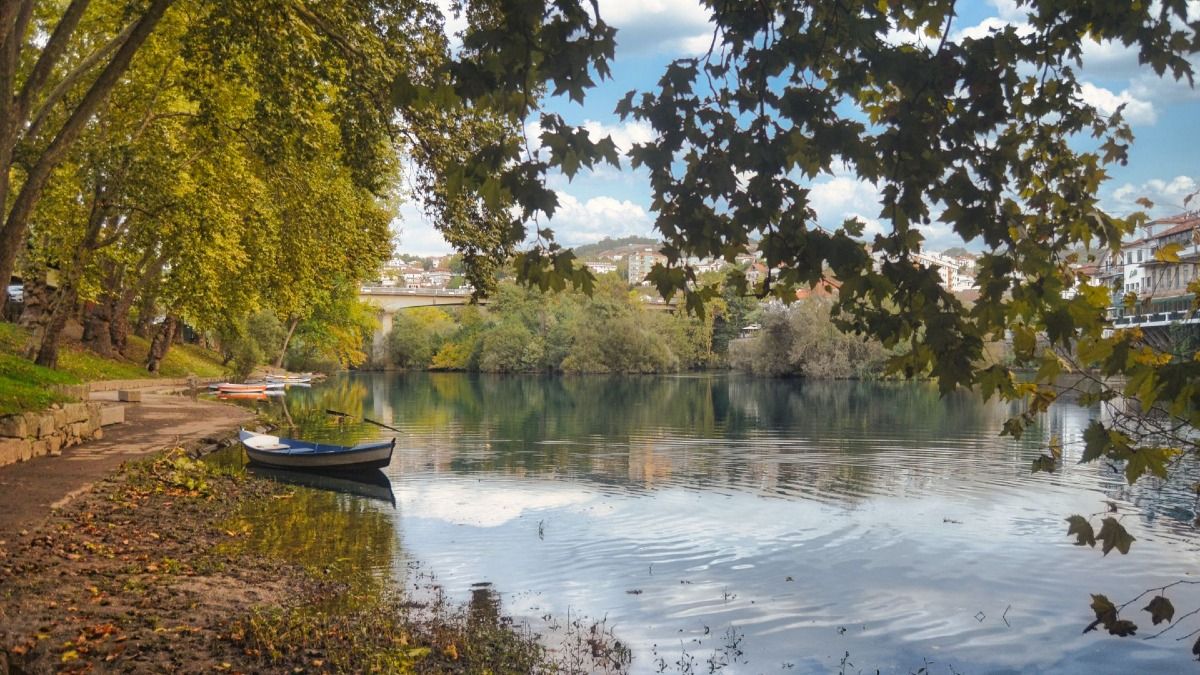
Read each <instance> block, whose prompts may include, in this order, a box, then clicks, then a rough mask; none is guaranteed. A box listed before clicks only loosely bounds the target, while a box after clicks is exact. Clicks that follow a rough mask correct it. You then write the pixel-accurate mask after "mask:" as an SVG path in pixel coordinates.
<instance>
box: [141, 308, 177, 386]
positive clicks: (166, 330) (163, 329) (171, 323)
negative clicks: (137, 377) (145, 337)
mask: <svg viewBox="0 0 1200 675" xmlns="http://www.w3.org/2000/svg"><path fill="white" fill-rule="evenodd" d="M175 324H176V319H175V316H174V315H173V314H168V315H167V318H165V319H163V322H162V325H161V326H159V327H158V332H156V333H155V334H154V340H153V341H151V342H150V357H149V358H148V359H147V360H146V370H148V371H150V372H152V373H157V372H158V369H159V367H160V366H161V365H162V360H163V359H165V358H166V357H167V350H169V349H170V348H171V342H173V341H174V340H175Z"/></svg>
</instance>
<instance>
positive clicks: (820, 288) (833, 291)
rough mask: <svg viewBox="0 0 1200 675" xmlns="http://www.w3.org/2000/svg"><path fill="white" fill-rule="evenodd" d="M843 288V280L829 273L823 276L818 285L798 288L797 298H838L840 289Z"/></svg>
mask: <svg viewBox="0 0 1200 675" xmlns="http://www.w3.org/2000/svg"><path fill="white" fill-rule="evenodd" d="M841 288H842V282H840V281H838V280H837V279H834V278H833V277H831V276H829V275H828V274H826V275H824V276H822V277H821V280H820V281H818V282H817V285H816V286H813V287H812V288H798V289H796V299H797V300H806V299H808V298H836V297H837V296H838V291H839V290H840V289H841Z"/></svg>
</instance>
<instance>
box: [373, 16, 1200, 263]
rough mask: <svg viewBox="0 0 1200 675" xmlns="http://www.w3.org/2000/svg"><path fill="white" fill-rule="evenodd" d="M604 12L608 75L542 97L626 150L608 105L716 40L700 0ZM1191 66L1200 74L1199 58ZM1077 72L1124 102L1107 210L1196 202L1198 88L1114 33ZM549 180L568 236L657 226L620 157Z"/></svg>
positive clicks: (824, 185) (967, 22) (1105, 194)
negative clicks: (612, 49) (1125, 144)
mask: <svg viewBox="0 0 1200 675" xmlns="http://www.w3.org/2000/svg"><path fill="white" fill-rule="evenodd" d="M440 1H441V2H442V4H443V6H445V5H446V4H448V2H447V0H440ZM1188 7H1189V11H1190V17H1189V18H1191V19H1200V0H1189V3H1188ZM600 13H601V16H602V17H603V18H604V20H605V21H607V22H608V23H609V24H610V25H612V26H614V27H616V28H617V50H616V58H615V59H614V60H613V62H612V64H611V66H612V77H611V78H610V79H609V80H606V81H604V82H601V83H600V84H599V86H597V87H596V88H594V89H592V90H590V91H589V92H588V94H587V98H586V100H585V102H584V103H583V104H582V105H578V104H573V103H570V102H569V101H566V100H565V99H561V100H560V99H552V100H550V101H549V102H548V104H547V106H546V107H547V109H548V110H549V111H551V112H554V113H557V114H560V115H562V116H563V117H564V119H566V121H567V122H569V123H572V124H578V125H584V126H585V127H586V128H587V129H588V130H589V132H590V133H591V134H592V135H593V137H594V138H596V139H599V138H602V137H604V136H606V135H610V134H611V135H612V137H613V140H614V141H615V142H616V144H617V146H618V148H620V149H622V150H628V148H629V146H630V144H632V143H637V142H645V141H648V140H651V138H652V136H653V132H652V130H651V128H650V126H649V125H648V124H646V123H643V122H636V121H632V120H630V121H622V120H621V119H620V118H619V117H618V116H617V115H616V114H614V113H613V109H614V107H615V106H616V103H617V101H618V100H619V99H620V98H621V97H622V96H624V95H625V93H626V92H628V91H630V90H638V91H652V90H654V88H655V83H656V81H657V80H658V78H659V77H660V76H661V74H662V72H663V69H664V68H665V67H666V65H667V64H668V63H670V62H671V61H672V60H674V59H677V58H681V57H687V56H695V55H698V54H700V53H703V51H704V50H705V49H707V47H708V45H709V42H710V40H711V39H712V26H711V25H710V24H709V23H708V15H707V12H706V10H705V9H704V8H703V7H701V6H700V4H699V3H698V2H697V1H696V0H600ZM1023 22H1024V12H1023V11H1022V10H1021V8H1020V7H1018V6H1017V4H1016V2H1015V0H986V1H985V0H961V1H960V2H959V3H958V16H957V17H956V18H955V20H954V27H953V28H952V32H951V34H952V38H953V39H961V38H962V37H978V36H980V35H984V34H986V33H987V31H989V30H992V29H995V28H999V27H1003V26H1005V25H1008V24H1013V25H1016V26H1018V29H1019V27H1020V26H1021V25H1022V24H1023ZM460 26H461V23H459V22H458V21H455V20H451V21H449V22H448V24H447V32H448V33H451V34H453V33H454V32H455V31H456V30H457V28H459V27H460ZM1195 65H1196V70H1197V73H1198V75H1200V60H1197V61H1196V62H1195ZM1079 76H1080V77H1079V79H1080V81H1081V82H1082V92H1081V94H1082V96H1083V97H1084V99H1085V100H1086V101H1088V102H1089V103H1091V104H1093V105H1095V106H1096V107H1097V108H1098V109H1099V110H1100V111H1101V112H1103V113H1110V112H1112V111H1113V110H1115V109H1116V107H1117V106H1119V105H1121V104H1125V118H1126V120H1127V121H1128V122H1129V123H1130V125H1131V126H1132V128H1133V132H1134V134H1135V136H1136V141H1135V142H1134V144H1133V147H1132V149H1131V150H1130V153H1129V163H1128V164H1127V165H1126V166H1119V165H1111V166H1110V167H1108V171H1109V174H1110V176H1111V178H1110V180H1109V181H1108V182H1107V183H1105V184H1104V185H1103V186H1102V187H1101V189H1100V196H1101V200H1102V201H1101V204H1102V206H1103V208H1105V210H1107V211H1109V212H1110V213H1113V214H1116V215H1126V214H1128V213H1130V212H1132V211H1136V210H1139V209H1142V207H1140V206H1138V205H1137V204H1136V201H1137V200H1138V199H1139V198H1141V197H1146V198H1149V199H1150V200H1151V201H1152V202H1154V204H1155V208H1154V209H1153V210H1152V211H1150V215H1151V216H1152V217H1161V216H1168V215H1173V214H1175V213H1179V212H1181V211H1184V210H1186V209H1195V208H1200V203H1197V202H1196V201H1195V200H1193V201H1192V202H1191V203H1190V204H1188V205H1187V206H1185V205H1184V203H1183V200H1184V198H1185V197H1186V196H1187V195H1188V194H1190V193H1192V192H1195V191H1196V190H1197V189H1200V156H1198V153H1197V142H1198V141H1200V88H1197V89H1192V88H1190V87H1189V86H1188V85H1187V83H1186V82H1183V83H1177V82H1175V81H1174V80H1171V79H1170V78H1166V79H1163V78H1159V77H1157V76H1156V75H1155V74H1154V73H1153V71H1151V70H1149V69H1148V68H1145V67H1142V66H1139V65H1138V62H1137V55H1136V53H1135V52H1134V50H1133V49H1130V48H1126V47H1124V46H1123V45H1120V44H1113V43H1104V44H1101V43H1096V42H1089V43H1088V44H1086V45H1085V48H1084V62H1083V68H1082V69H1081V70H1080V71H1079ZM1198 85H1200V83H1198ZM531 130H532V132H533V133H532V134H531V139H536V135H537V134H536V127H531ZM547 182H548V185H549V186H550V187H551V188H552V189H554V190H555V191H556V193H557V194H558V200H559V206H558V210H557V211H556V212H555V215H554V217H553V218H552V219H550V221H549V223H548V226H549V227H551V228H552V229H553V230H554V232H555V235H556V238H557V240H558V241H559V243H561V244H563V245H565V246H578V245H581V244H587V243H592V242H596V241H599V240H601V239H603V238H605V237H613V238H616V237H624V236H628V235H644V236H655V234H656V233H655V231H654V227H653V223H654V214H653V213H652V212H651V211H650V203H651V191H650V186H649V183H648V180H647V177H646V174H645V172H644V171H634V170H632V169H631V168H630V167H629V166H628V161H623V162H622V168H621V169H615V168H613V167H611V166H608V165H604V166H602V167H600V168H598V169H596V170H593V171H591V172H588V171H587V170H586V169H585V170H583V171H581V172H580V173H579V174H577V175H576V176H575V178H574V179H573V180H567V178H566V176H564V175H562V174H561V173H558V172H553V173H551V174H550V175H549V176H548V178H547ZM808 186H809V187H810V188H811V193H810V195H809V197H810V200H811V203H812V206H813V208H814V210H815V211H816V212H817V218H818V222H819V223H820V224H822V225H824V226H827V227H834V226H837V225H838V224H840V223H841V222H842V221H844V220H845V219H846V218H848V217H853V216H857V217H860V218H861V219H862V220H864V221H865V222H867V223H868V228H867V231H868V234H869V233H870V231H871V230H872V229H873V228H878V227H879V225H878V223H877V221H875V219H874V218H873V215H874V214H877V213H878V212H879V202H878V199H879V192H878V190H877V189H876V187H875V186H873V185H871V184H869V183H865V182H863V181H860V180H858V179H857V178H856V177H854V176H853V175H850V174H848V173H847V174H843V173H839V172H835V173H834V174H833V175H826V176H819V177H817V178H816V179H815V180H813V181H810V182H809V185H808ZM393 229H394V230H395V231H396V232H397V235H398V237H397V239H398V246H397V251H398V252H403V253H413V254H418V255H443V254H447V253H451V252H452V248H451V247H450V246H449V244H447V243H446V242H445V241H444V240H443V239H442V237H441V235H440V234H439V233H438V232H437V230H436V228H434V227H433V225H432V224H431V223H430V222H429V221H428V220H427V219H426V218H425V217H424V216H423V214H422V213H421V211H420V208H419V207H418V206H417V204H416V203H415V200H413V199H411V198H410V199H409V200H407V202H406V203H405V204H404V205H402V206H401V208H400V211H399V214H398V217H397V218H396V221H395V222H394V223H393ZM924 230H925V231H924V234H925V237H926V247H927V248H928V249H931V250H944V249H945V248H949V247H951V246H961V245H963V242H962V240H961V239H959V238H958V237H957V236H956V235H955V234H954V233H953V232H951V231H950V229H949V227H948V226H945V225H941V224H938V223H934V224H932V225H931V226H929V227H927V228H924ZM969 247H971V246H969ZM971 248H974V247H971Z"/></svg>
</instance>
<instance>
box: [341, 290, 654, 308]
mask: <svg viewBox="0 0 1200 675" xmlns="http://www.w3.org/2000/svg"><path fill="white" fill-rule="evenodd" d="M358 291H359V294H360V295H409V296H416V297H422V296H435V297H440V298H465V297H468V296H470V295H471V289H469V288H410V287H407V286H360V287H359V289H358ZM642 302H643V303H645V304H647V305H657V306H665V307H674V306H675V305H674V303H668V302H666V301H665V300H663V299H662V298H654V297H651V296H643V297H642Z"/></svg>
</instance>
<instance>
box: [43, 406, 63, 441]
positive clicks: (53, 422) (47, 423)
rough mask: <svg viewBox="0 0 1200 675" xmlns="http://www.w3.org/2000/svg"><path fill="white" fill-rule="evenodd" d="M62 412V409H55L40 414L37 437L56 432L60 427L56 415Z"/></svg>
mask: <svg viewBox="0 0 1200 675" xmlns="http://www.w3.org/2000/svg"><path fill="white" fill-rule="evenodd" d="M62 413H63V411H61V410H55V411H54V412H49V413H46V414H44V415H42V416H41V420H40V421H39V422H38V432H37V437H38V438H45V437H47V436H50V435H51V434H54V433H57V432H58V430H59V429H60V428H61V427H62V425H60V424H58V416H59V415H61V414H62Z"/></svg>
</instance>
